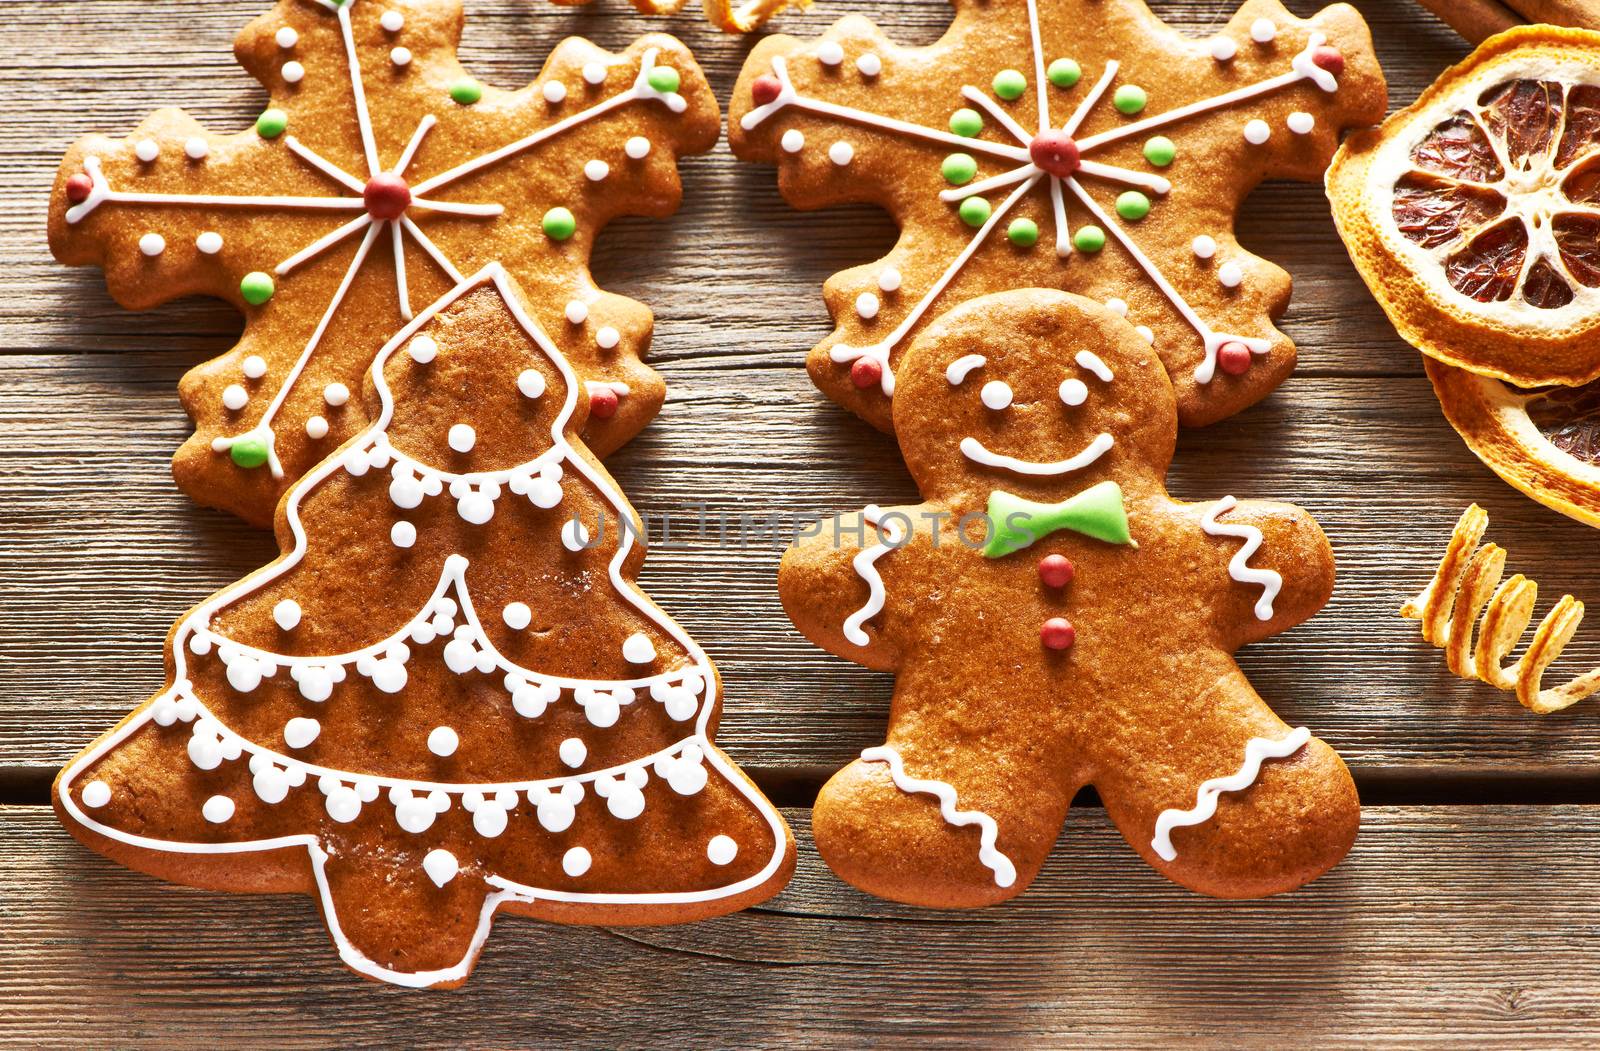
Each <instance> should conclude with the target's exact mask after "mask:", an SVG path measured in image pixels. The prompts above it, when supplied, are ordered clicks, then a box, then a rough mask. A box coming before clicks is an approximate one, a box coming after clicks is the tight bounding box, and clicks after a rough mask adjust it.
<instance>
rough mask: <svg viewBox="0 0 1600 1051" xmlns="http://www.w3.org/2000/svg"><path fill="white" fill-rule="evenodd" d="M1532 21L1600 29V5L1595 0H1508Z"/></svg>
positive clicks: (1516, 9)
mask: <svg viewBox="0 0 1600 1051" xmlns="http://www.w3.org/2000/svg"><path fill="white" fill-rule="evenodd" d="M1506 2H1507V3H1508V4H1510V5H1511V7H1512V9H1513V10H1515V11H1516V12H1517V13H1518V14H1520V15H1522V16H1523V17H1524V18H1526V19H1527V20H1528V21H1530V22H1548V23H1549V24H1550V25H1553V26H1574V27H1576V28H1578V29H1600V5H1597V4H1596V3H1595V0H1506Z"/></svg>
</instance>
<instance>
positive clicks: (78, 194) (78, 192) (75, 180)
mask: <svg viewBox="0 0 1600 1051" xmlns="http://www.w3.org/2000/svg"><path fill="white" fill-rule="evenodd" d="M93 192H94V180H93V179H91V178H89V177H88V176H87V175H85V174H84V173H83V172H79V173H78V174H76V175H74V176H72V177H71V178H69V179H68V180H67V200H69V201H71V202H72V203H73V204H82V203H83V202H84V201H87V200H88V199H89V194H91V193H93Z"/></svg>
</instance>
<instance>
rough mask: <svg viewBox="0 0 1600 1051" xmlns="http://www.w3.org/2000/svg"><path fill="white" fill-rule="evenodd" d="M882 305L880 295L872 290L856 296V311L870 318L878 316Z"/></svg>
mask: <svg viewBox="0 0 1600 1051" xmlns="http://www.w3.org/2000/svg"><path fill="white" fill-rule="evenodd" d="M882 305H883V304H882V303H881V302H880V301H879V299H878V297H877V296H875V295H873V294H872V293H871V292H863V293H861V294H860V295H859V296H856V313H857V314H859V315H861V316H862V317H863V318H866V319H868V320H871V319H872V318H875V317H877V316H878V308H879V307H880V306H882Z"/></svg>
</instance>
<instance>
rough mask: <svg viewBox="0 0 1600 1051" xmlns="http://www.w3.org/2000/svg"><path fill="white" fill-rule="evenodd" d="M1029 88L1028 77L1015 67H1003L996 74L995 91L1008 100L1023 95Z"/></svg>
mask: <svg viewBox="0 0 1600 1051" xmlns="http://www.w3.org/2000/svg"><path fill="white" fill-rule="evenodd" d="M1027 90H1028V78H1027V77H1024V76H1023V75H1022V74H1021V73H1018V72H1017V71H1016V70H1014V69H1002V70H1001V71H1000V72H998V73H996V74H995V75H994V93H995V94H996V95H999V96H1000V97H1001V98H1003V99H1005V100H1006V101H1007V102H1010V101H1012V100H1013V99H1019V98H1021V97H1022V93H1023V92H1024V91H1027Z"/></svg>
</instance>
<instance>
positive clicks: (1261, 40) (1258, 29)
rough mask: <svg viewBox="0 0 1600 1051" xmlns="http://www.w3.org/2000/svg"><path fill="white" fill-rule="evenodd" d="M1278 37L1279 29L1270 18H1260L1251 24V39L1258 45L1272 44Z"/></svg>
mask: <svg viewBox="0 0 1600 1051" xmlns="http://www.w3.org/2000/svg"><path fill="white" fill-rule="evenodd" d="M1277 35H1278V27H1277V26H1276V25H1275V24H1274V23H1273V21H1272V19H1270V18H1258V19H1256V20H1255V21H1254V22H1252V23H1250V39H1251V40H1254V41H1255V42H1256V43H1258V44H1270V43H1272V41H1273V39H1274V38H1276V37H1277Z"/></svg>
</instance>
